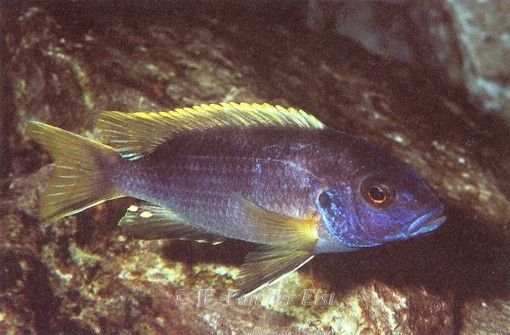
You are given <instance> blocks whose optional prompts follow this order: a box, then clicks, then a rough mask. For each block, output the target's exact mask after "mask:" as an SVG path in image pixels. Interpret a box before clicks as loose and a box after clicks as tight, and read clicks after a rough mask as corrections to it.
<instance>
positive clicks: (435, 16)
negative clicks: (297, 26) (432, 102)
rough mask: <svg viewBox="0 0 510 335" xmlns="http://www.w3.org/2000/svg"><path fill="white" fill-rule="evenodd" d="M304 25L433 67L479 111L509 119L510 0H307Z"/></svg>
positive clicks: (388, 54) (377, 52) (384, 54)
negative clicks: (363, 0) (466, 94)
mask: <svg viewBox="0 0 510 335" xmlns="http://www.w3.org/2000/svg"><path fill="white" fill-rule="evenodd" d="M308 4H309V5H308V10H307V13H308V17H307V23H308V26H310V27H311V28H314V29H316V30H333V31H336V32H337V33H338V34H341V35H344V36H349V37H351V38H353V39H355V40H357V41H358V42H359V43H360V44H362V45H363V46H364V47H365V48H367V49H369V50H371V51H372V52H374V53H376V54H380V55H383V56H385V57H389V58H392V59H397V60H400V61H403V62H407V63H411V64H419V66H421V67H427V68H429V69H430V70H431V71H434V72H435V75H436V76H437V77H439V78H442V80H450V81H452V82H454V83H456V84H457V85H459V86H460V87H464V88H465V89H466V90H467V91H468V92H469V97H470V101H471V102H472V103H473V104H474V105H475V106H476V107H477V108H478V109H479V110H481V111H485V112H498V113H502V114H503V115H504V116H505V117H506V118H507V120H508V119H510V80H509V79H510V78H509V74H510V2H508V1H506V0H486V1H477V0H426V1H400V0H381V1H372V2H370V3H365V4H364V5H363V6H360V5H359V3H357V2H354V1H330V0H309V1H308Z"/></svg>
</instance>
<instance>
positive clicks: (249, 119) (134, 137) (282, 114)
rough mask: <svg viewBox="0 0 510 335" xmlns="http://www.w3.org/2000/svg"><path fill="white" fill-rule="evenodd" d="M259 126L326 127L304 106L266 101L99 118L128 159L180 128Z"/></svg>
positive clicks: (106, 136)
mask: <svg viewBox="0 0 510 335" xmlns="http://www.w3.org/2000/svg"><path fill="white" fill-rule="evenodd" d="M256 126H273V127H295V128H315V129H323V128H325V125H324V124H323V123H322V122H320V121H319V120H318V119H317V118H315V117H314V116H312V115H310V114H307V113H306V112H304V111H302V110H299V109H294V108H284V107H281V106H273V105H270V104H267V103H266V104H248V103H234V102H229V103H221V104H210V105H205V104H204V105H199V106H193V107H190V108H178V109H175V110H171V111H165V112H131V113H125V112H116V111H111V112H104V113H101V114H100V116H99V118H98V120H97V128H98V130H99V132H100V137H101V140H102V141H103V142H104V143H107V144H109V145H110V146H112V147H114V148H115V149H116V150H117V151H118V152H119V153H120V154H121V155H122V157H124V158H127V159H138V158H140V157H141V156H143V155H144V154H146V153H148V152H151V151H152V150H154V148H155V147H157V146H158V145H159V144H161V143H162V142H164V141H166V140H168V139H169V138H170V137H172V136H174V135H176V134H178V133H181V132H186V131H192V130H204V129H209V128H217V127H240V128H245V127H256Z"/></svg>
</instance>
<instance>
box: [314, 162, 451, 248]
mask: <svg viewBox="0 0 510 335" xmlns="http://www.w3.org/2000/svg"><path fill="white" fill-rule="evenodd" d="M380 155H381V156H379V157H373V159H366V160H363V161H362V162H360V161H358V162H357V163H358V164H362V166H363V168H362V169H359V170H357V171H356V172H355V173H353V174H351V175H350V177H349V178H348V180H346V179H345V178H339V180H338V181H337V182H333V183H332V185H329V187H325V188H324V189H323V190H322V191H321V193H320V194H319V195H318V197H317V200H316V206H317V208H318V210H319V213H320V215H321V220H322V223H323V224H324V225H325V226H326V228H327V230H328V231H329V232H330V233H331V234H332V235H333V236H335V237H336V239H338V240H339V242H340V243H341V244H342V245H345V246H347V247H350V248H360V247H372V246H376V245H381V244H384V243H387V242H391V241H396V240H404V239H409V238H413V237H416V236H419V235H423V234H427V233H430V232H431V231H433V230H435V229H437V228H438V227H439V226H440V225H442V224H443V223H444V222H445V220H446V217H445V216H444V215H443V212H444V206H443V204H442V203H441V202H440V200H439V199H438V198H437V197H436V195H435V194H434V193H433V192H432V190H431V189H430V188H429V187H428V186H427V184H426V183H425V181H424V180H423V179H422V178H421V177H420V176H419V175H418V174H417V173H416V172H415V171H414V170H413V169H412V168H411V167H410V166H408V165H407V164H405V163H403V162H401V161H399V160H397V159H395V158H393V157H391V156H389V155H387V154H383V153H380ZM378 158H379V159H378ZM341 169H343V168H341Z"/></svg>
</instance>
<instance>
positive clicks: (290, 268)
mask: <svg viewBox="0 0 510 335" xmlns="http://www.w3.org/2000/svg"><path fill="white" fill-rule="evenodd" d="M291 247H292V245H288V246H286V247H266V246H264V247H262V248H260V249H258V250H255V251H253V252H250V253H249V254H248V255H247V256H246V260H245V262H244V264H243V265H242V266H241V275H240V279H239V283H238V286H237V292H236V293H235V295H234V297H236V298H238V297H242V296H246V295H249V294H252V293H255V292H256V291H258V290H260V289H262V288H264V287H266V286H268V285H271V284H273V283H275V282H276V281H279V280H281V279H283V278H284V277H285V276H286V275H288V274H290V273H292V272H294V271H296V270H297V269H299V268H300V267H301V266H303V265H304V264H306V263H307V262H309V261H310V260H311V259H312V258H313V257H314V255H313V254H312V253H311V251H306V250H299V249H298V250H296V249H290V248H291Z"/></svg>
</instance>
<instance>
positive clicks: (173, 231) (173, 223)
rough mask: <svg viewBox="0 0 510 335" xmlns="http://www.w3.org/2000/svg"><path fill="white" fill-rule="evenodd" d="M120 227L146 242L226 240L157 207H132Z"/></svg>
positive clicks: (215, 241)
mask: <svg viewBox="0 0 510 335" xmlns="http://www.w3.org/2000/svg"><path fill="white" fill-rule="evenodd" d="M119 226H120V227H121V228H122V230H123V231H124V233H125V234H126V235H128V236H131V237H134V238H139V239H144V240H154V239H163V238H171V239H183V240H194V241H197V242H209V243H212V244H219V243H221V242H223V241H224V240H225V238H224V237H222V236H218V235H214V234H211V233H208V232H207V231H206V230H204V229H200V228H197V227H194V226H192V225H190V224H189V223H188V222H187V221H186V220H184V219H183V218H182V217H180V216H179V215H178V214H176V213H174V212H172V211H171V210H169V209H166V208H164V207H160V206H155V205H146V204H142V205H132V206H130V207H129V208H128V210H127V211H126V214H125V215H124V217H123V218H122V219H121V220H120V222H119Z"/></svg>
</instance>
